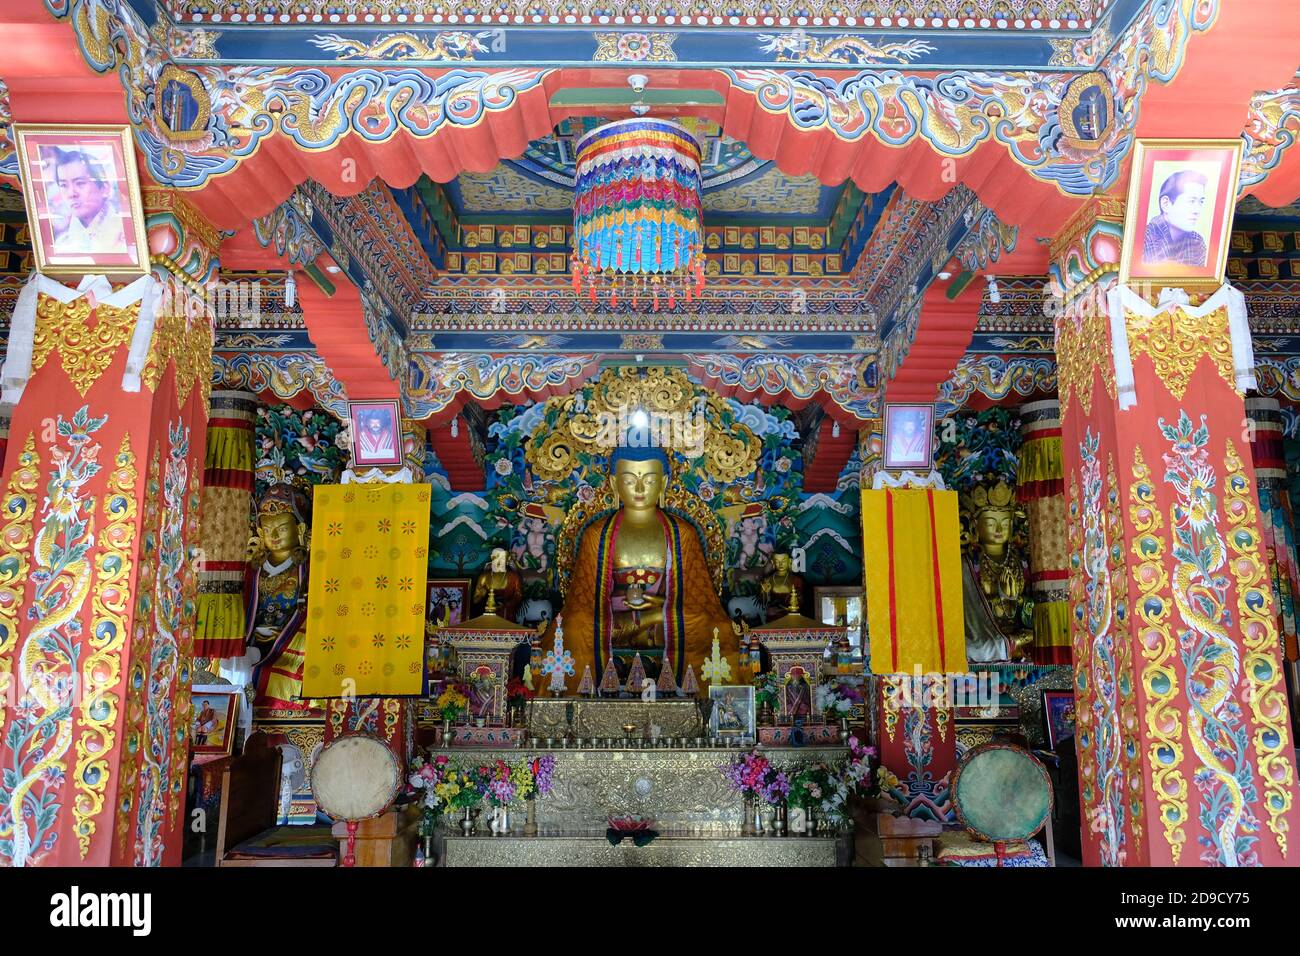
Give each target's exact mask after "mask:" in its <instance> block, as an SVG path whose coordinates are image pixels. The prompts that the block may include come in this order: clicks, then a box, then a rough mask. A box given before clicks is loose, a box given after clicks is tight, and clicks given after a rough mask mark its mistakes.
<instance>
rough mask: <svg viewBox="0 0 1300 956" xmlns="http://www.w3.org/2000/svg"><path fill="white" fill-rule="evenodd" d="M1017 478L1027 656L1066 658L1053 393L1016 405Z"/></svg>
mask: <svg viewBox="0 0 1300 956" xmlns="http://www.w3.org/2000/svg"><path fill="white" fill-rule="evenodd" d="M1020 434H1021V437H1022V438H1023V439H1024V440H1023V443H1022V444H1021V446H1020V467H1019V471H1018V484H1019V492H1020V500H1021V501H1022V502H1023V503H1024V507H1025V514H1026V515H1027V517H1028V519H1029V591H1030V594H1031V596H1032V597H1033V599H1034V647H1033V657H1034V660H1035V661H1036V662H1037V663H1040V664H1068V663H1070V620H1069V618H1070V605H1069V584H1070V565H1069V556H1068V554H1067V550H1066V546H1065V485H1064V483H1063V481H1062V470H1061V469H1062V466H1061V406H1060V403H1059V402H1057V401H1056V399H1047V400H1045V401H1040V402H1028V403H1026V404H1024V405H1021V406H1020Z"/></svg>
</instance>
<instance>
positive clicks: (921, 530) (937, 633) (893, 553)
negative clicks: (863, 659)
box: [862, 488, 966, 674]
mask: <svg viewBox="0 0 1300 956" xmlns="http://www.w3.org/2000/svg"><path fill="white" fill-rule="evenodd" d="M862 536H863V537H862V540H863V543H864V547H863V549H862V550H863V570H864V573H865V575H866V593H867V625H868V627H869V628H870V631H871V670H872V672H873V673H875V674H899V673H902V674H911V673H913V671H914V669H915V668H917V667H919V668H920V669H921V672H922V673H931V672H933V673H960V672H964V671H965V670H966V634H965V631H964V624H963V617H962V594H961V528H960V524H959V523H958V519H957V492H955V491H934V490H932V489H929V488H906V489H893V488H886V489H882V490H880V491H864V492H862Z"/></svg>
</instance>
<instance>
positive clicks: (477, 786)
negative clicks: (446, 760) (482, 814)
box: [437, 769, 487, 810]
mask: <svg viewBox="0 0 1300 956" xmlns="http://www.w3.org/2000/svg"><path fill="white" fill-rule="evenodd" d="M437 792H438V794H439V796H440V797H441V798H442V799H443V800H444V801H445V802H446V804H447V806H448V807H451V808H453V809H456V810H464V809H466V808H468V807H473V806H477V805H478V802H479V801H480V800H482V799H483V794H485V793H486V792H487V786H486V784H485V783H484V782H483V780H482V777H481V775H480V772H479V770H478V769H473V770H469V771H450V772H448V774H447V779H446V780H445V782H444V783H442V784H440V785H439V786H438V788H437Z"/></svg>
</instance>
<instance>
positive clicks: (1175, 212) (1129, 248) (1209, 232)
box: [1119, 139, 1242, 287]
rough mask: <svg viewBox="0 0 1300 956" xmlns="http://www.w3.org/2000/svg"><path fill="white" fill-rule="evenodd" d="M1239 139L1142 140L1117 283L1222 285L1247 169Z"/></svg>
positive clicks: (1131, 184) (1135, 158) (1131, 183)
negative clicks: (1240, 180)
mask: <svg viewBox="0 0 1300 956" xmlns="http://www.w3.org/2000/svg"><path fill="white" fill-rule="evenodd" d="M1241 146H1242V141H1241V140H1240V139H1201V140H1194V139H1182V140H1174V139H1140V140H1138V141H1137V146H1136V147H1135V149H1134V151H1133V166H1132V171H1131V172H1130V174H1129V187H1128V204H1127V206H1126V210H1125V217H1124V246H1123V249H1122V251H1121V253H1120V264H1119V281H1120V282H1121V283H1124V284H1126V285H1130V284H1149V285H1176V286H1201V287H1208V286H1219V285H1222V284H1223V274H1224V268H1225V267H1226V265H1227V262H1228V243H1229V233H1230V231H1231V229H1232V215H1233V211H1234V209H1235V208H1236V202H1237V177H1238V174H1239V171H1240V168H1241Z"/></svg>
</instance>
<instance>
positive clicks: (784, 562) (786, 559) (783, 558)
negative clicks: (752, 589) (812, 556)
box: [772, 554, 790, 574]
mask: <svg viewBox="0 0 1300 956" xmlns="http://www.w3.org/2000/svg"><path fill="white" fill-rule="evenodd" d="M772 564H773V565H775V566H776V569H777V571H779V572H780V573H781V574H785V573H786V572H787V571H789V570H790V555H788V554H775V555H773V556H772Z"/></svg>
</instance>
